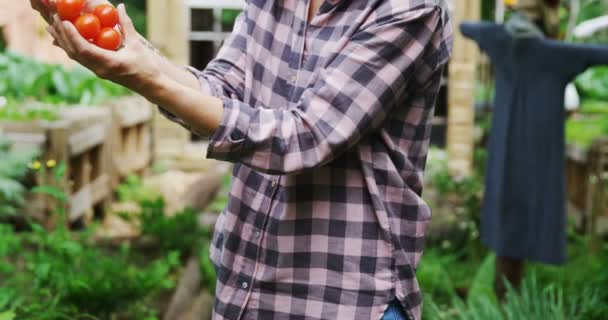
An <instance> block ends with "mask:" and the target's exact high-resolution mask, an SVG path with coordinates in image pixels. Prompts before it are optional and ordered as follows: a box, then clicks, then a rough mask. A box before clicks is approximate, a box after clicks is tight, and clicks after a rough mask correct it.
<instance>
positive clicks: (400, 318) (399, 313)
mask: <svg viewBox="0 0 608 320" xmlns="http://www.w3.org/2000/svg"><path fill="white" fill-rule="evenodd" d="M408 319H409V318H408V317H407V315H406V314H405V312H403V308H402V307H401V304H400V303H399V301H397V300H393V302H391V304H390V305H389V306H388V309H386V312H384V316H382V320H408Z"/></svg>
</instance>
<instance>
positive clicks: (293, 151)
mask: <svg viewBox="0 0 608 320" xmlns="http://www.w3.org/2000/svg"><path fill="white" fill-rule="evenodd" d="M442 29H443V20H442V11H441V9H439V8H424V9H418V10H414V11H408V12H403V13H401V14H393V15H391V16H390V17H380V18H378V19H375V20H374V22H372V23H370V24H369V25H366V26H365V27H363V28H362V29H361V30H360V31H359V32H357V33H356V34H355V35H353V37H352V38H351V39H350V40H349V42H348V43H347V44H346V45H345V46H344V48H343V49H342V50H341V52H340V53H338V54H337V55H336V56H335V57H334V58H333V59H332V61H331V62H328V63H327V65H326V67H325V68H324V69H322V70H321V71H320V73H319V75H318V77H317V80H316V82H315V83H314V85H313V86H312V87H309V88H307V89H306V90H305V91H304V93H303V94H302V97H301V99H300V100H299V101H298V103H297V104H295V105H294V106H293V107H289V108H285V107H282V106H272V107H271V106H266V107H264V106H258V107H253V106H250V105H248V104H246V103H243V102H242V100H241V99H235V98H232V97H228V96H225V97H224V98H223V101H224V108H225V110H224V115H223V119H222V123H221V125H220V128H219V129H218V130H217V131H216V132H215V133H214V134H213V136H212V137H211V142H210V146H209V148H208V154H207V156H208V157H210V158H215V159H219V160H225V161H232V162H240V163H243V164H246V165H248V166H250V167H252V168H254V169H256V170H259V171H262V172H266V173H271V174H289V173H296V172H299V171H301V170H306V169H309V168H314V167H317V166H321V165H323V164H326V163H328V162H329V161H331V160H332V159H334V158H336V157H337V156H339V155H340V154H341V153H343V152H344V151H345V150H348V149H349V148H350V147H352V146H353V145H355V144H356V143H357V142H358V141H359V140H360V139H362V137H364V135H365V134H367V133H369V132H372V131H374V130H377V129H378V128H380V127H381V126H382V124H383V122H384V120H385V119H386V117H387V116H389V115H390V113H391V111H392V110H393V109H394V108H396V107H398V106H397V104H398V103H399V102H404V97H405V96H406V94H407V90H408V89H410V88H409V86H408V84H409V83H410V80H411V79H412V77H425V76H430V75H431V74H433V73H434V72H435V71H436V70H437V69H438V68H440V66H441V65H442V64H443V63H444V62H445V61H446V60H447V58H448V56H449V48H447V46H446V44H445V43H444V42H443V41H442V40H441V36H440V35H441V34H442ZM399 107H405V106H399Z"/></svg>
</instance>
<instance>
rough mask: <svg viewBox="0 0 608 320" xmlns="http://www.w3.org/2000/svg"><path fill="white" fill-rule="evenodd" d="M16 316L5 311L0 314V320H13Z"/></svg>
mask: <svg viewBox="0 0 608 320" xmlns="http://www.w3.org/2000/svg"><path fill="white" fill-rule="evenodd" d="M15 317H16V314H15V313H14V312H12V311H6V312H2V313H0V320H13V319H15Z"/></svg>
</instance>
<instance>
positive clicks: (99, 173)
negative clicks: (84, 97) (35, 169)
mask: <svg viewBox="0 0 608 320" xmlns="http://www.w3.org/2000/svg"><path fill="white" fill-rule="evenodd" d="M59 119H60V120H57V121H52V122H48V121H33V122H0V130H2V131H3V132H4V133H5V135H6V136H7V137H8V138H9V139H10V140H12V141H13V142H14V145H15V148H31V147H33V148H37V149H39V150H40V151H41V157H40V158H41V162H42V164H43V165H44V164H45V163H46V162H47V161H48V160H54V161H55V162H56V163H57V164H59V163H64V164H65V165H66V172H65V175H64V176H63V177H62V181H57V182H56V185H55V184H54V185H55V186H56V187H59V188H61V189H63V191H64V192H65V193H66V194H67V195H68V211H67V214H68V218H69V221H70V223H77V222H84V223H86V222H88V221H90V220H91V219H93V217H95V216H97V217H99V216H102V215H103V214H104V211H105V207H106V206H107V205H108V204H109V201H110V198H111V189H110V183H109V182H110V178H111V172H110V170H111V167H110V165H109V164H110V161H109V155H110V154H109V145H108V142H109V141H110V140H109V139H108V138H109V135H110V130H109V129H110V113H109V110H107V109H105V108H90V107H74V108H68V109H65V110H62V111H61V112H60V116H59ZM41 179H42V177H40V176H39V177H38V183H40V182H41V181H42V180H41ZM47 183H51V182H47ZM56 209H57V203H56V202H55V201H54V200H53V199H51V198H49V197H45V196H41V195H32V199H30V201H28V207H27V208H26V209H25V212H24V214H26V215H29V216H31V217H33V218H34V219H36V220H40V222H41V223H43V224H44V225H45V226H47V227H52V226H53V225H54V224H55V222H56V216H55V215H54V214H53V212H54V211H55V210H56Z"/></svg>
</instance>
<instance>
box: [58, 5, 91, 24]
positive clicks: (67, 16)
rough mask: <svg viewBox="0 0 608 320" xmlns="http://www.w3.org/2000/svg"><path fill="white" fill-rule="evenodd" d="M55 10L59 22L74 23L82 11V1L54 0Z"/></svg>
mask: <svg viewBox="0 0 608 320" xmlns="http://www.w3.org/2000/svg"><path fill="white" fill-rule="evenodd" d="M55 8H56V9H57V14H58V15H59V18H61V20H69V21H74V20H76V18H78V17H79V16H80V13H81V12H82V9H84V0H56V1H55Z"/></svg>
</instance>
